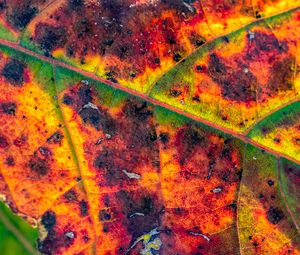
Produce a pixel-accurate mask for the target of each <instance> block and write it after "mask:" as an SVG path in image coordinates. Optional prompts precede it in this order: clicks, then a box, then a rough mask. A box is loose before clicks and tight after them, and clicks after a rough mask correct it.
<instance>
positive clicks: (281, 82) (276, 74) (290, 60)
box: [268, 56, 296, 94]
mask: <svg viewBox="0 0 300 255" xmlns="http://www.w3.org/2000/svg"><path fill="white" fill-rule="evenodd" d="M295 62H296V60H295V57H293V56H289V57H286V58H284V59H283V60H281V61H277V62H275V63H274V65H273V66H272V67H271V70H270V73H271V77H270V79H269V81H268V88H269V89H270V90H271V91H270V93H271V94H274V93H275V92H277V91H278V90H281V91H287V90H290V89H292V87H293V76H294V71H293V65H295Z"/></svg>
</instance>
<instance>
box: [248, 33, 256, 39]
mask: <svg viewBox="0 0 300 255" xmlns="http://www.w3.org/2000/svg"><path fill="white" fill-rule="evenodd" d="M248 37H249V40H250V41H251V40H253V39H254V37H255V33H254V32H251V31H248Z"/></svg>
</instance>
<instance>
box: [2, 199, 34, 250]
mask: <svg viewBox="0 0 300 255" xmlns="http://www.w3.org/2000/svg"><path fill="white" fill-rule="evenodd" d="M0 219H1V223H0V237H1V242H0V249H1V252H2V253H3V254H12V255H18V254H26V255H27V254H35V253H36V252H35V248H34V247H35V242H36V238H37V231H36V230H32V229H31V227H30V226H29V224H28V223H27V222H25V221H24V220H21V219H20V218H19V217H17V216H16V215H12V213H11V212H10V211H9V209H8V208H6V207H5V206H4V205H3V204H2V203H1V204H0ZM23 236H25V237H26V238H24V237H23Z"/></svg>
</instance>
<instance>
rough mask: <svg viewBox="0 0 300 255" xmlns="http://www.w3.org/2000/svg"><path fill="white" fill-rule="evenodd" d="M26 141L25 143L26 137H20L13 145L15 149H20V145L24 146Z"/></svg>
mask: <svg viewBox="0 0 300 255" xmlns="http://www.w3.org/2000/svg"><path fill="white" fill-rule="evenodd" d="M26 141H27V136H25V135H21V136H19V137H17V138H16V139H15V140H14V145H15V146H16V147H21V146H22V145H24V144H25V142H26Z"/></svg>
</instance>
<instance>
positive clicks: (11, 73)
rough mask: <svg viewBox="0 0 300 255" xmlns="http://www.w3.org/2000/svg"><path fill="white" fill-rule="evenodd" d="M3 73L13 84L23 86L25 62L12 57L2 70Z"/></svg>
mask: <svg viewBox="0 0 300 255" xmlns="http://www.w3.org/2000/svg"><path fill="white" fill-rule="evenodd" d="M2 75H3V76H4V77H5V79H6V80H7V81H8V82H9V83H10V84H12V85H13V86H18V87H21V86H22V84H23V82H24V64H23V63H21V62H20V61H18V60H16V59H10V60H9V61H8V62H7V63H6V65H5V66H4V68H3V70H2Z"/></svg>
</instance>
